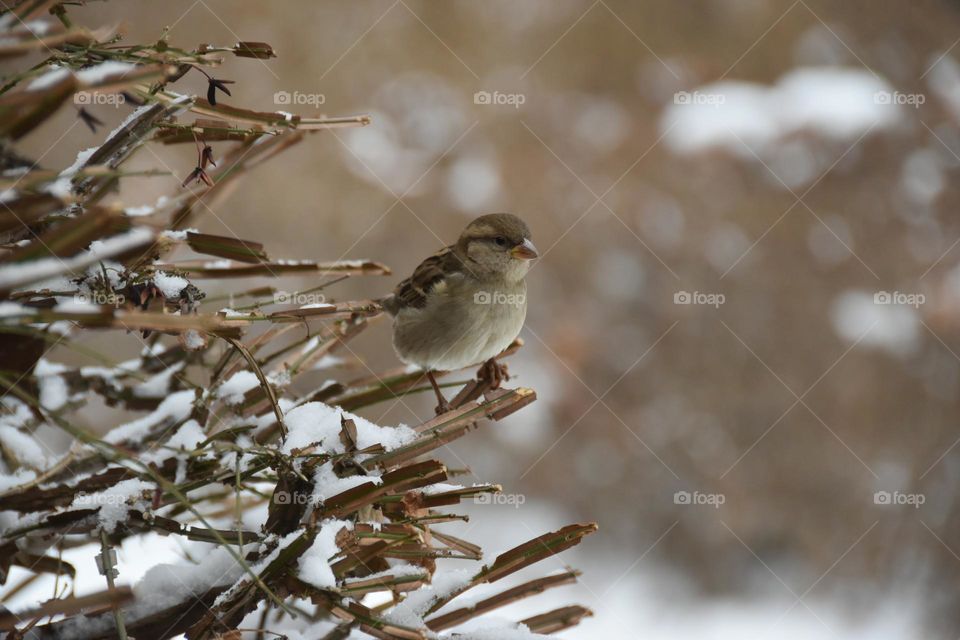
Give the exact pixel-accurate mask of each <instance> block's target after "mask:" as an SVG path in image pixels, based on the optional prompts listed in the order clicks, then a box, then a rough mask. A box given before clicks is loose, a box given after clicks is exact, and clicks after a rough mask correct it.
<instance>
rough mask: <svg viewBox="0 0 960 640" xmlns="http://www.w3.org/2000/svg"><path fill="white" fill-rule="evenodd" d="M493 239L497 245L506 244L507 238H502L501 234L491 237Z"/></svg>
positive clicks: (503, 245) (502, 245)
mask: <svg viewBox="0 0 960 640" xmlns="http://www.w3.org/2000/svg"><path fill="white" fill-rule="evenodd" d="M493 241H494V242H496V243H497V246H498V247H505V246H507V239H506V238H504V237H503V236H497V237H496V238H494V239H493Z"/></svg>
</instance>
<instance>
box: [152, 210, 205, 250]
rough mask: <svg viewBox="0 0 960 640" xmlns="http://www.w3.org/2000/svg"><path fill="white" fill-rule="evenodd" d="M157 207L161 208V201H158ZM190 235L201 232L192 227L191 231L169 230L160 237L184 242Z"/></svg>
mask: <svg viewBox="0 0 960 640" xmlns="http://www.w3.org/2000/svg"><path fill="white" fill-rule="evenodd" d="M157 206H160V205H159V200H158V201H157ZM188 233H200V231H199V230H197V229H196V228H194V227H191V228H189V229H167V230H166V231H164V232H162V233H161V234H160V237H161V238H167V239H170V240H177V241H181V242H182V241H183V240H186V239H187V234H188Z"/></svg>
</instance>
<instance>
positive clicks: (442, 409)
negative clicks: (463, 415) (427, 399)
mask: <svg viewBox="0 0 960 640" xmlns="http://www.w3.org/2000/svg"><path fill="white" fill-rule="evenodd" d="M427 379H428V380H430V384H431V385H432V386H433V392H434V393H436V394H437V402H438V403H439V404H438V405H437V408H436V412H437V415H440V414H441V413H446V412H447V411H450V403H449V402H447V399H446V398H444V397H443V394H442V393H440V385H438V384H437V380H436V378H434V377H433V371H427Z"/></svg>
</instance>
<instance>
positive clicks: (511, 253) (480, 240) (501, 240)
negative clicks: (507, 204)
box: [457, 213, 539, 280]
mask: <svg viewBox="0 0 960 640" xmlns="http://www.w3.org/2000/svg"><path fill="white" fill-rule="evenodd" d="M457 249H458V250H459V251H460V252H461V254H463V255H464V256H466V257H467V258H468V259H469V260H470V262H471V263H473V265H475V266H476V267H477V268H479V269H480V271H482V272H483V273H482V274H478V275H501V274H502V275H503V276H504V277H506V278H507V279H509V280H520V279H521V278H523V276H524V275H526V273H527V270H528V269H529V268H530V261H531V260H533V259H534V258H537V257H539V254H538V253H537V248H536V247H535V246H533V242H531V241H530V229H529V227H527V224H526V223H525V222H524V221H523V220H521V219H520V218H518V217H517V216H515V215H513V214H510V213H491V214H488V215H485V216H480V217H479V218H477V219H476V220H474V221H473V222H471V223H470V224H468V225H467V228H466V229H464V230H463V233H462V234H460V239H459V240H458V241H457Z"/></svg>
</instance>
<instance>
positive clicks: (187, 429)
mask: <svg viewBox="0 0 960 640" xmlns="http://www.w3.org/2000/svg"><path fill="white" fill-rule="evenodd" d="M206 439H207V434H205V433H204V432H203V428H202V427H201V426H200V423H199V422H197V421H196V420H187V421H186V422H184V423H183V425H181V427H180V428H179V429H177V432H176V433H175V434H173V436H171V438H170V439H169V440H167V442H166V446H167V447H170V448H173V449H180V450H181V451H193V450H194V449H196V448H197V447H198V446H199V445H200V443H201V442H203V441H204V440H206Z"/></svg>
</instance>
